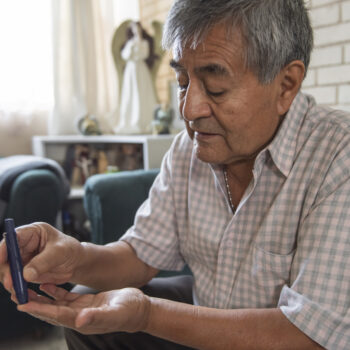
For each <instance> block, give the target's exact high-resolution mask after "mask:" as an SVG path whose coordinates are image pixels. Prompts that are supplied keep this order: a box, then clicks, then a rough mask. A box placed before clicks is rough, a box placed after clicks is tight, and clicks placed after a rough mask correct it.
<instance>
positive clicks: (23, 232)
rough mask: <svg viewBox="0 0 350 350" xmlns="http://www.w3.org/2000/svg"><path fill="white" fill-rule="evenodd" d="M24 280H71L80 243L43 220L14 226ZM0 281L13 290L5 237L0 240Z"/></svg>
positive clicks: (79, 257)
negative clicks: (42, 221)
mask: <svg viewBox="0 0 350 350" xmlns="http://www.w3.org/2000/svg"><path fill="white" fill-rule="evenodd" d="M16 231H17V240H18V245H19V250H20V254H21V257H22V262H23V266H24V269H23V276H24V278H25V280H27V281H28V282H34V283H53V284H62V283H66V282H68V281H70V280H71V278H72V276H73V274H74V271H75V269H76V267H77V266H78V264H79V261H80V259H81V256H82V250H83V248H82V247H81V245H80V243H79V242H78V241H77V240H76V239H74V238H72V237H70V236H67V235H65V234H63V233H61V232H60V231H58V230H56V229H55V228H54V227H52V226H50V225H48V224H46V223H35V224H31V225H26V226H21V227H18V228H16ZM0 282H1V283H2V284H3V285H4V287H5V288H6V289H7V290H8V291H9V292H11V293H13V285H12V278H11V274H10V268H9V264H8V262H7V250H6V243H5V240H2V242H1V243H0Z"/></svg>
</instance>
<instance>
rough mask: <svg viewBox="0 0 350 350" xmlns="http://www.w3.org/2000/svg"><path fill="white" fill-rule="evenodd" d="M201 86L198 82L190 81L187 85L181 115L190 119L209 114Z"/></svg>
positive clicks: (208, 107) (206, 98)
mask: <svg viewBox="0 0 350 350" xmlns="http://www.w3.org/2000/svg"><path fill="white" fill-rule="evenodd" d="M208 98H209V97H208V96H207V95H206V93H205V91H204V89H203V87H202V86H201V85H200V84H198V83H192V82H191V83H190V84H189V85H188V86H187V90H186V94H185V96H184V99H183V105H182V116H183V117H184V119H185V120H187V121H191V120H195V119H198V118H203V117H208V116H210V115H211V109H210V105H209V101H208Z"/></svg>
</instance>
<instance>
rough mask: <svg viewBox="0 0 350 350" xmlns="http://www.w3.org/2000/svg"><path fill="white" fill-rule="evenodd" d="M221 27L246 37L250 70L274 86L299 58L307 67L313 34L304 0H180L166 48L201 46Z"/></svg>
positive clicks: (169, 21) (167, 25)
mask: <svg viewBox="0 0 350 350" xmlns="http://www.w3.org/2000/svg"><path fill="white" fill-rule="evenodd" d="M218 23H223V24H224V25H226V26H227V34H228V35H233V34H234V33H235V31H236V32H237V29H238V30H239V31H240V33H241V34H242V37H243V42H244V44H245V45H244V47H245V50H244V51H245V52H243V58H244V62H245V67H246V68H247V69H249V70H251V71H252V72H253V73H255V75H256V76H257V78H258V79H259V81H260V83H262V84H268V83H270V82H272V81H273V80H274V78H275V77H276V76H277V74H278V73H279V72H280V71H281V69H282V68H283V67H285V66H286V65H287V64H288V63H290V62H292V61H293V60H301V61H302V62H303V63H304V65H305V75H306V71H307V68H308V66H309V62H310V55H311V51H312V47H313V33H312V28H311V24H310V20H309V16H308V11H307V9H306V6H305V4H304V1H303V0H175V2H174V4H173V6H172V8H171V10H170V12H169V15H168V18H167V20H166V23H165V26H164V33H163V41H162V43H163V47H164V48H165V49H170V48H171V47H172V46H173V45H174V44H180V45H179V47H180V48H184V47H185V46H186V45H187V44H190V47H191V48H196V47H197V45H198V44H200V43H201V42H202V41H203V40H204V39H205V36H206V35H207V34H208V32H209V31H210V29H211V28H212V27H213V26H215V25H216V24H218Z"/></svg>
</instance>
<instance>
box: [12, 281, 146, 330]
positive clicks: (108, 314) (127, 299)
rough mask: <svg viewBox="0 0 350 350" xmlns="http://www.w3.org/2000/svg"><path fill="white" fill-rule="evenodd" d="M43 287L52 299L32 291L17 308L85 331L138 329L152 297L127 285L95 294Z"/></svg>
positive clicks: (50, 286)
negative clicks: (27, 298)
mask: <svg viewBox="0 0 350 350" xmlns="http://www.w3.org/2000/svg"><path fill="white" fill-rule="evenodd" d="M40 289H41V290H42V291H44V292H45V293H46V294H48V295H49V296H51V297H52V298H53V300H52V299H50V298H47V297H45V296H42V295H38V294H36V293H35V292H34V291H32V290H30V291H29V303H27V304H23V305H18V310H19V311H23V312H27V313H29V314H31V315H32V316H34V317H37V318H39V319H41V320H43V321H46V322H48V323H51V324H53V325H56V326H63V327H66V328H72V329H75V330H76V331H78V332H80V333H83V334H103V333H111V332H117V331H124V332H137V331H142V330H144V329H145V328H146V326H147V322H148V317H149V312H150V300H149V298H148V297H147V296H146V295H144V294H143V293H142V292H141V291H140V290H139V289H136V288H124V289H120V290H113V291H108V292H101V293H98V294H95V295H94V294H84V295H81V294H77V293H70V292H68V291H66V290H65V289H62V288H59V287H57V286H55V285H53V284H45V285H41V287H40ZM14 301H16V300H14Z"/></svg>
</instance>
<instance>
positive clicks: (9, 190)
mask: <svg viewBox="0 0 350 350" xmlns="http://www.w3.org/2000/svg"><path fill="white" fill-rule="evenodd" d="M4 161H5V159H4V158H2V162H4ZM20 166H21V167H22V164H21V165H20ZM16 169H17V168H16ZM8 170H9V169H8ZM12 170H13V169H12V168H11V174H14V172H13V171H12ZM0 185H1V186H0V190H1V191H0V192H1V198H0V201H1V204H2V211H1V213H0V214H1V222H0V229H1V234H2V232H4V218H6V217H11V218H13V219H14V221H15V224H16V226H21V225H25V224H29V223H32V222H35V221H44V222H47V223H49V224H51V225H53V226H56V219H57V217H58V214H59V212H60V210H61V208H62V206H63V203H64V201H65V199H66V197H67V195H68V190H69V189H68V188H67V183H63V182H62V178H60V177H59V176H57V173H55V172H54V171H52V170H50V169H44V168H37V169H35V167H34V168H33V169H31V168H30V164H29V163H28V164H27V165H26V166H25V167H23V168H21V169H20V171H17V170H16V171H15V175H14V176H11V179H10V180H9V181H8V179H7V178H6V179H4V177H2V178H1V182H0ZM30 287H31V288H34V289H36V290H37V291H38V288H37V286H32V285H31V286H30ZM0 311H1V312H0V314H1V317H0V341H1V339H5V338H11V337H15V336H18V335H21V334H24V333H33V332H36V333H37V334H40V333H43V332H44V330H45V329H47V328H49V326H48V324H47V323H44V322H42V321H40V320H38V319H36V318H34V317H32V316H30V315H28V314H25V313H23V312H19V311H17V309H16V305H15V304H14V303H13V302H12V301H11V299H10V295H9V293H8V292H7V291H6V290H5V289H4V288H3V286H2V285H0Z"/></svg>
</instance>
